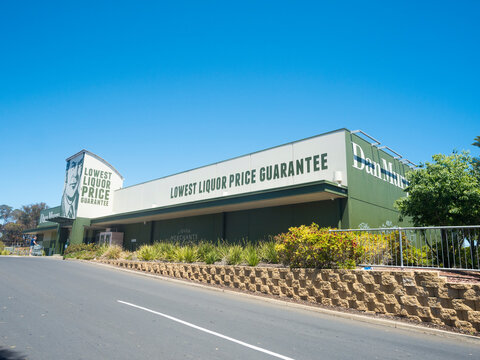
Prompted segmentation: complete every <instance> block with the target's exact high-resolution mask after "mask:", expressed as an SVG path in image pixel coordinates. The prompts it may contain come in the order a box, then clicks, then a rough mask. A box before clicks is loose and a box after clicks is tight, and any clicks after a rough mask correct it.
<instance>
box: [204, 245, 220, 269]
mask: <svg viewBox="0 0 480 360" xmlns="http://www.w3.org/2000/svg"><path fill="white" fill-rule="evenodd" d="M220 260H222V255H221V254H220V252H219V251H218V249H216V248H213V249H212V250H210V251H209V252H208V253H206V254H205V255H204V257H203V261H205V263H206V264H208V265H211V264H215V263H216V262H217V261H220Z"/></svg>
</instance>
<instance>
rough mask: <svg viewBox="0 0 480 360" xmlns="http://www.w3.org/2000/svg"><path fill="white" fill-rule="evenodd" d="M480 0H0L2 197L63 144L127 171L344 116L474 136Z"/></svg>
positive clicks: (391, 134) (441, 149) (56, 183)
mask: <svg viewBox="0 0 480 360" xmlns="http://www.w3.org/2000/svg"><path fill="white" fill-rule="evenodd" d="M479 18H480V2H479V1H400V2H395V3H393V2H384V1H365V2H358V1H356V2H349V1H341V2H337V1H311V2H310V1H308V2H307V1H238V2H232V1H191V2H188V1H169V2H167V1H152V2H148V1H130V2H125V1H109V2H106V1H81V2H69V1H58V2H49V1H42V2H40V1H31V2H29V1H2V2H0V34H2V35H1V37H0V139H1V140H0V144H1V152H0V204H8V205H10V206H13V207H20V206H21V205H26V204H30V203H36V202H41V201H44V202H46V203H47V204H48V205H49V206H56V205H59V204H60V199H61V194H62V190H63V180H64V173H65V158H67V157H68V156H70V155H73V154H74V153H76V152H78V151H80V150H81V149H84V148H85V149H87V150H89V151H92V152H94V153H96V154H98V155H99V156H101V157H103V158H104V159H105V160H107V161H108V162H110V163H111V164H112V165H113V166H114V167H116V168H117V170H118V171H119V172H120V173H121V174H122V175H123V176H124V177H125V185H126V186H128V185H133V184H136V183H139V182H143V181H147V180H151V179H154V178H158V177H161V176H165V175H169V174H172V173H176V172H180V171H184V170H188V169H191V168H194V167H198V166H202V165H207V164H210V163H213V162H216V161H221V160H224V159H227V158H230V157H234V156H239V155H243V154H247V153H249V152H253V151H257V150H261V149H265V148H268V147H271V146H275V145H279V144H283V143H286V142H290V141H294V140H299V139H302V138H305V137H309V136H312V135H316V134H320V133H323V132H327V131H331V130H335V129H338V128H342V127H346V128H348V129H351V130H355V129H362V130H364V131H366V132H367V133H369V134H371V135H372V136H374V137H376V138H378V139H379V140H380V141H381V142H382V143H384V144H386V145H388V146H390V147H391V148H393V149H394V150H396V151H398V152H400V153H401V154H403V155H404V156H405V157H407V158H408V159H410V160H412V161H414V162H416V163H420V162H425V161H429V160H430V159H431V156H432V155H433V154H436V153H450V152H451V151H452V150H453V149H457V150H462V149H466V150H471V151H472V153H474V154H475V155H478V154H479V151H478V148H474V147H472V146H471V145H470V144H471V143H472V142H473V138H474V137H475V136H477V135H480V89H479V83H480V21H479Z"/></svg>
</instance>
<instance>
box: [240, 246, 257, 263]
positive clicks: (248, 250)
mask: <svg viewBox="0 0 480 360" xmlns="http://www.w3.org/2000/svg"><path fill="white" fill-rule="evenodd" d="M243 257H244V260H245V262H246V263H247V264H248V265H249V266H257V265H258V263H259V262H260V256H259V255H258V252H257V249H256V247H255V246H253V245H251V244H250V245H247V246H246V247H245V249H244V250H243Z"/></svg>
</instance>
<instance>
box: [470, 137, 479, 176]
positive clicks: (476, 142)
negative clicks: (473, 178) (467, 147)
mask: <svg viewBox="0 0 480 360" xmlns="http://www.w3.org/2000/svg"><path fill="white" fill-rule="evenodd" d="M472 145H473V146H476V147H479V148H480V136H477V137H475V139H474V142H473V144H472ZM473 168H474V169H475V171H476V173H477V177H478V178H480V156H477V157H474V158H473Z"/></svg>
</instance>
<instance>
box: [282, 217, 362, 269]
mask: <svg viewBox="0 0 480 360" xmlns="http://www.w3.org/2000/svg"><path fill="white" fill-rule="evenodd" d="M288 230H289V231H288V232H287V233H284V234H280V235H277V236H276V237H275V240H276V242H277V246H276V249H277V251H278V255H279V258H280V260H281V261H282V263H283V264H285V265H289V266H290V267H294V268H298V267H300V268H319V269H323V268H354V267H355V265H356V264H357V262H358V261H359V259H360V258H361V256H362V255H363V248H362V247H361V246H359V245H358V243H357V241H356V237H355V234H353V233H351V232H329V231H328V229H325V228H324V229H320V228H319V226H318V225H317V224H315V223H312V225H310V226H306V225H302V226H299V227H291V228H290V229H288Z"/></svg>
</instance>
